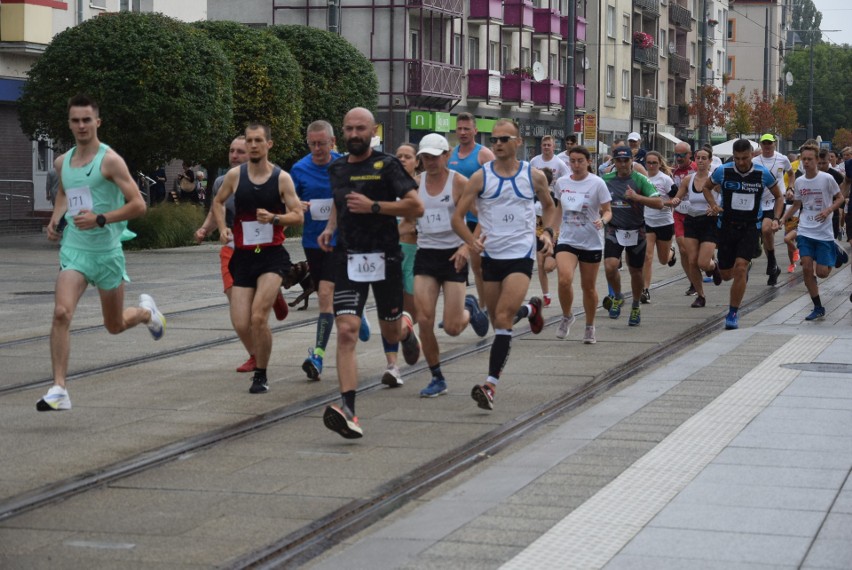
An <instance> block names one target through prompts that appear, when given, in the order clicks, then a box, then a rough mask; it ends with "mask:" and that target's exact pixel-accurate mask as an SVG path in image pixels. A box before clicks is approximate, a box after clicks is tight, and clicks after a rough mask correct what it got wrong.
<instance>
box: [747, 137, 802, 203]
mask: <svg viewBox="0 0 852 570" xmlns="http://www.w3.org/2000/svg"><path fill="white" fill-rule="evenodd" d="M751 161H752V162H753V163H754V164H759V165H760V166H762V167H763V168H764V169H766V170H768V171H769V173H770V174H771V175H772V176H774V177H775V179H776V180H778V189H779V190H780V191H781V196H782V197H783V196H784V192H785V191H786V190H787V187H786V186H784V173H785V172H789V171H791V170H793V165H792V164H790V160H789V159H788V158H787V157H786V156H784V155H783V154H781V153H780V152H778V151H776V152H775V156H770V157H769V158H767V157H765V156H763V155H762V154H759V155H757V156H755V157H753V158H752V159H751ZM760 200H761V201H762V202H763V210H764V211H769V210H772V208H774V207H775V196H773V195H772V192H770V191H769V188H764V189H763V196H762V197H761V198H760Z"/></svg>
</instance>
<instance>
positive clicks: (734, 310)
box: [728, 305, 740, 315]
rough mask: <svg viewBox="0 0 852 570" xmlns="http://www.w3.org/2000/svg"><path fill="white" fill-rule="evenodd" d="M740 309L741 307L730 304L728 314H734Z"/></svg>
mask: <svg viewBox="0 0 852 570" xmlns="http://www.w3.org/2000/svg"><path fill="white" fill-rule="evenodd" d="M739 310H740V308H739V307H735V306H733V305H730V306H729V308H728V314H729V315H733V314H735V313H737V312H738V311H739Z"/></svg>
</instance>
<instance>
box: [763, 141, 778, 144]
mask: <svg viewBox="0 0 852 570" xmlns="http://www.w3.org/2000/svg"><path fill="white" fill-rule="evenodd" d="M760 144H775V141H760Z"/></svg>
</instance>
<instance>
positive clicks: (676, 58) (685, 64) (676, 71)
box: [669, 53, 690, 79]
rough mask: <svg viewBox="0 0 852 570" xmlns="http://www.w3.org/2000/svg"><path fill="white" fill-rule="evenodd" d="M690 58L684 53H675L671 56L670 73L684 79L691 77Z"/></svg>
mask: <svg viewBox="0 0 852 570" xmlns="http://www.w3.org/2000/svg"><path fill="white" fill-rule="evenodd" d="M689 72H690V66H689V60H688V59H686V58H685V57H683V56H682V55H677V54H676V53H673V54H671V55H670V56H669V73H670V74H672V75H676V76H678V77H680V78H682V79H689Z"/></svg>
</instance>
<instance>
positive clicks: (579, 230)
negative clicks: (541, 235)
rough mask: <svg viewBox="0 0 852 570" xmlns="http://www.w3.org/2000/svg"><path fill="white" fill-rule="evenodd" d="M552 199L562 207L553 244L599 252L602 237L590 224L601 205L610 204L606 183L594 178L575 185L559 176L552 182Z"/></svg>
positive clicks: (575, 182) (588, 177) (589, 176)
mask: <svg viewBox="0 0 852 570" xmlns="http://www.w3.org/2000/svg"><path fill="white" fill-rule="evenodd" d="M556 197H557V198H558V199H559V202H560V203H561V204H562V224H561V225H560V226H559V240H558V241H557V243H558V244H559V243H564V244H568V245H570V246H572V247H576V248H577V249H582V250H587V251H599V250H602V249H603V233H602V232H601V231H600V230H598V228H596V227H595V224H594V222H595V220H597V219H598V218H600V217H601V204H607V203H609V202H610V201H611V200H612V197H611V196H610V193H609V189H608V188H607V187H606V183H605V182H604V181H603V180H602V179H601V178H600V177H599V176H596V175H594V174H588V175H587V176H586V177H585V178H583V179H582V180H579V181H578V180H572V179H571V176H570V175H569V176H563V177H562V178H560V179H559V180H557V181H556Z"/></svg>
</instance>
